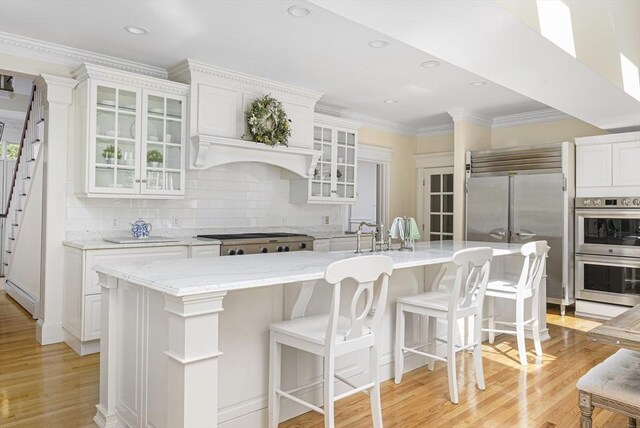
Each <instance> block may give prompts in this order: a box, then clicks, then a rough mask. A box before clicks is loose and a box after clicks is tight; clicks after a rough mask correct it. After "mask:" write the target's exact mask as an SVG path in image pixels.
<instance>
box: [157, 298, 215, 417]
mask: <svg viewBox="0 0 640 428" xmlns="http://www.w3.org/2000/svg"><path fill="white" fill-rule="evenodd" d="M225 295H226V292H215V293H207V294H201V295H195V296H184V297H176V296H169V295H165V307H164V310H165V311H167V312H168V313H169V331H168V339H169V340H168V344H169V346H168V350H167V351H166V352H165V353H166V355H167V356H168V357H169V367H168V389H167V390H168V391H169V397H168V398H169V405H168V409H167V426H169V427H205V426H206V427H215V426H217V424H218V357H219V356H220V355H222V353H221V352H220V351H219V350H218V337H219V333H218V321H219V313H220V312H221V311H222V310H223V309H222V300H223V298H224V296H225Z"/></svg>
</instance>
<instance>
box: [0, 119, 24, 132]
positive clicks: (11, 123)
mask: <svg viewBox="0 0 640 428" xmlns="http://www.w3.org/2000/svg"><path fill="white" fill-rule="evenodd" d="M0 122H2V123H4V130H5V131H6V130H7V129H14V130H18V131H22V127H23V126H24V120H20V119H7V118H2V117H0Z"/></svg>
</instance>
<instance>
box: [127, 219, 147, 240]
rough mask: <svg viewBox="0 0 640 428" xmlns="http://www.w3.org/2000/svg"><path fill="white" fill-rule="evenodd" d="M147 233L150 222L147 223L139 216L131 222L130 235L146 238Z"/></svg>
mask: <svg viewBox="0 0 640 428" xmlns="http://www.w3.org/2000/svg"><path fill="white" fill-rule="evenodd" d="M149 233H151V223H147V222H146V221H144V220H143V219H141V218H139V219H138V220H136V221H134V222H133V223H131V235H133V237H134V238H136V239H144V238H148V237H149Z"/></svg>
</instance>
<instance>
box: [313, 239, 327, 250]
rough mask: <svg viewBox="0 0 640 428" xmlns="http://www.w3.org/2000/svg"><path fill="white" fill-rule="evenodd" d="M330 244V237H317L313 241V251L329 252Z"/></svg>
mask: <svg viewBox="0 0 640 428" xmlns="http://www.w3.org/2000/svg"><path fill="white" fill-rule="evenodd" d="M329 248H330V244H329V240H328V239H316V240H314V241H313V251H320V252H325V253H326V252H327V251H329Z"/></svg>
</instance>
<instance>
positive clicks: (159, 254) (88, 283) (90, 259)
mask: <svg viewBox="0 0 640 428" xmlns="http://www.w3.org/2000/svg"><path fill="white" fill-rule="evenodd" d="M187 255H188V248H187V247H186V246H175V247H152V248H126V249H123V248H116V249H110V250H89V251H87V260H86V265H85V266H86V272H85V284H84V285H85V291H84V294H85V295H89V294H98V293H100V286H99V285H98V274H97V273H96V272H95V271H94V270H93V269H91V267H92V266H95V265H99V264H101V263H111V262H126V261H131V262H134V261H137V260H173V259H185V258H187Z"/></svg>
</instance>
